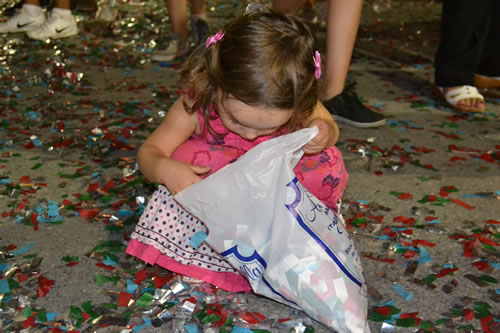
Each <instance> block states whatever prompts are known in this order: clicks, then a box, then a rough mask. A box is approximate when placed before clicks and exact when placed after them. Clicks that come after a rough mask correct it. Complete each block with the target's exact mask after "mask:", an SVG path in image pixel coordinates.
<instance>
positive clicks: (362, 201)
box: [356, 200, 368, 205]
mask: <svg viewBox="0 0 500 333" xmlns="http://www.w3.org/2000/svg"><path fill="white" fill-rule="evenodd" d="M356 202H359V203H361V204H363V205H368V201H366V200H356Z"/></svg>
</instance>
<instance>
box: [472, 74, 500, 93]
mask: <svg viewBox="0 0 500 333" xmlns="http://www.w3.org/2000/svg"><path fill="white" fill-rule="evenodd" d="M474 85H475V86H476V87H478V88H484V89H489V88H500V76H484V75H480V74H475V75H474Z"/></svg>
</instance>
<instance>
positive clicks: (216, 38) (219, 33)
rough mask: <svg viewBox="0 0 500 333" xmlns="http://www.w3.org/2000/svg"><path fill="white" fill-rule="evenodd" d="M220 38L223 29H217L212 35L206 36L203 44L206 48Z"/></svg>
mask: <svg viewBox="0 0 500 333" xmlns="http://www.w3.org/2000/svg"><path fill="white" fill-rule="evenodd" d="M222 38H224V31H222V30H219V31H218V32H217V33H216V34H215V35H212V36H210V37H208V38H207V41H206V42H205V46H206V47H207V48H208V47H210V45H212V44H215V43H217V42H218V41H220V40H221V39H222Z"/></svg>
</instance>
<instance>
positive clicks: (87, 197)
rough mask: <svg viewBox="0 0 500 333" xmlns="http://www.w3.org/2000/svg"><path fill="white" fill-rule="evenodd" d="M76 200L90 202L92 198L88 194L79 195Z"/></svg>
mask: <svg viewBox="0 0 500 333" xmlns="http://www.w3.org/2000/svg"><path fill="white" fill-rule="evenodd" d="M78 199H80V201H92V197H91V196H90V195H88V194H81V195H80V197H79V198H78Z"/></svg>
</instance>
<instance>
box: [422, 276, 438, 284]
mask: <svg viewBox="0 0 500 333" xmlns="http://www.w3.org/2000/svg"><path fill="white" fill-rule="evenodd" d="M436 279H437V278H436V276H435V275H434V274H431V275H429V276H427V277H425V278H424V279H423V281H424V282H425V283H429V284H430V283H432V282H434V281H436Z"/></svg>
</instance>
